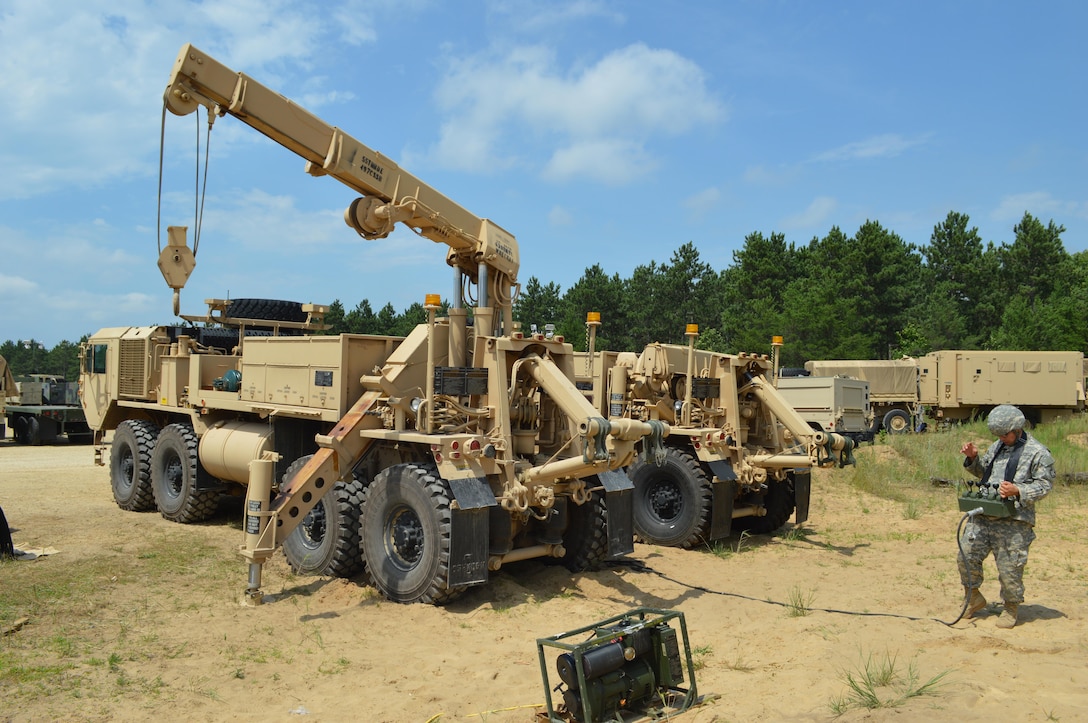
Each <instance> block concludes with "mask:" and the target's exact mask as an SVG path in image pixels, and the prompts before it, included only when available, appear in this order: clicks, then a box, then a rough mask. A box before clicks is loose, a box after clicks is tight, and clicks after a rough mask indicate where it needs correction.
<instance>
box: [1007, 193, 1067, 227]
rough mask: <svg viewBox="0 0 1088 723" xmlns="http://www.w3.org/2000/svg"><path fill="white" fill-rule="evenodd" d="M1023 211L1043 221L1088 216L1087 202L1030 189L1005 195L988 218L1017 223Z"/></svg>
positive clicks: (1022, 215)
mask: <svg viewBox="0 0 1088 723" xmlns="http://www.w3.org/2000/svg"><path fill="white" fill-rule="evenodd" d="M1025 213H1030V214H1031V215H1032V216H1035V217H1036V218H1037V219H1039V220H1040V221H1042V222H1043V223H1047V222H1048V221H1050V220H1051V218H1052V217H1054V216H1066V215H1069V216H1076V217H1078V218H1088V202H1083V201H1080V202H1078V201H1063V200H1061V199H1058V198H1054V196H1052V195H1051V194H1050V193H1048V192H1046V191H1032V192H1029V193H1017V194H1013V195H1010V196H1005V197H1003V198H1002V199H1001V201H1000V203H998V205H997V208H995V209H994V210H993V211H991V212H990V218H991V219H993V220H994V221H998V222H1001V223H1008V224H1015V223H1019V221H1020V219H1022V218H1023V217H1024V214H1025Z"/></svg>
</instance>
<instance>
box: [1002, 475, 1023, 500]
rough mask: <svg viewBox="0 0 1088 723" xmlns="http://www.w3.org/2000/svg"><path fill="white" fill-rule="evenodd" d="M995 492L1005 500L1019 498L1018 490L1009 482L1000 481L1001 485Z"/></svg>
mask: <svg viewBox="0 0 1088 723" xmlns="http://www.w3.org/2000/svg"><path fill="white" fill-rule="evenodd" d="M997 491H998V493H999V494H1000V495H1001V496H1002V497H1004V498H1005V499H1009V498H1010V497H1019V496H1020V488H1019V487H1017V486H1016V485H1014V484H1013V483H1012V482H1009V481H1008V480H1007V479H1006V480H1001V485H1000V486H999V487H998V488H997Z"/></svg>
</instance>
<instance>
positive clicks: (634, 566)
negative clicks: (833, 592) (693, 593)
mask: <svg viewBox="0 0 1088 723" xmlns="http://www.w3.org/2000/svg"><path fill="white" fill-rule="evenodd" d="M980 512H982V508H978V509H975V510H971V511H970V512H968V513H967V514H965V515H964V516H963V519H961V520H960V524H959V527H958V528H957V530H956V545H957V546H958V547H959V550H960V554H961V555H963V544H962V542H961V541H960V534H961V531H962V529H963V525H964V523H966V522H967V520H968V518H970V517H973V516H974V515H976V514H978V513H980ZM607 565H608V566H609V567H625V568H627V569H629V570H631V571H632V572H645V573H650V574H652V575H657V576H658V577H660V578H661V579H662V580H668V581H669V582H671V583H674V584H676V585H680V586H681V587H686V588H688V589H689V590H698V591H700V592H705V593H710V594H711V595H722V596H725V597H735V598H739V599H741V600H750V601H752V602H759V603H766V604H768V605H778V606H779V607H784V608H792V607H796V605H794V604H791V603H785V602H781V601H779V600H768V599H766V598H757V597H752V596H751V595H744V594H742V593H739V592H727V591H724V590H712V589H711V588H708V587H705V586H703V585H692V584H690V583H686V582H684V581H682V580H677V579H676V578H674V577H670V576H669V575H666V574H665V573H663V572H661V571H660V570H655V569H654V568H652V567H650V566H649V565H647V564H646V563H645V562H642V561H641V560H610V561H608V563H607ZM970 599H971V597H970V589H966V588H965V595H964V599H963V607H962V608H961V609H960V614H959V615H958V616H956V619H955V620H953V621H951V622H947V621H945V620H941V619H940V618H926V617H915V616H912V615H902V614H899V613H873V612H861V611H857V610H837V609H835V608H814V607H808V606H805V610H809V611H814V612H821V613H834V614H836V615H855V616H858V617H874V618H902V619H903V620H932V621H933V622H937V623H940V624H941V625H947V626H948V627H953V626H954V625H955V624H956V623H958V622H959V621H960V620H962V619H963V616H964V614H965V613H966V612H967V604H968V603H969V602H970Z"/></svg>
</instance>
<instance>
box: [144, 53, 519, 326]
mask: <svg viewBox="0 0 1088 723" xmlns="http://www.w3.org/2000/svg"><path fill="white" fill-rule="evenodd" d="M163 100H164V102H165V103H166V107H167V108H168V109H169V110H170V112H171V113H174V114H175V115H187V114H189V113H192V112H194V111H196V110H197V109H198V108H199V107H201V106H203V107H205V108H207V109H208V112H209V118H214V117H216V116H221V115H231V116H233V117H235V118H237V119H238V120H240V121H242V122H243V123H245V124H246V125H248V126H250V127H251V128H253V129H255V130H257V131H259V132H260V133H262V134H263V135H265V136H267V137H269V138H271V139H272V140H274V141H276V142H277V143H279V144H280V145H282V146H283V147H284V148H286V149H287V150H289V151H291V152H293V153H295V154H297V155H299V156H301V157H302V158H303V159H305V161H306V167H305V170H306V172H307V173H309V174H310V175H313V176H324V175H328V176H330V177H332V178H334V179H336V180H337V181H340V182H341V183H343V184H344V185H346V186H348V187H349V188H351V189H352V190H354V191H355V192H356V193H359V194H360V197H359V198H358V199H356V200H355V201H353V202H352V203H351V204H350V205H349V207H348V208H347V209H346V210H345V212H344V220H345V222H346V223H347V224H348V225H349V226H350V227H352V228H353V229H355V231H356V232H357V233H358V234H359V235H360V236H362V237H363V238H365V239H379V238H384V237H386V236H388V235H389V234H390V233H392V231H393V228H394V227H395V225H396V224H397V223H403V224H404V225H406V226H408V227H410V228H412V229H414V230H415V231H416V232H417V233H419V234H420V235H422V236H424V237H425V238H429V239H431V240H432V241H435V242H436V243H442V244H445V245H446V246H448V247H449V252H448V255H447V263H449V264H450V265H451V266H453V267H454V268H456V269H457V270H458V271H459V272H460V273H463V274H465V275H466V277H467V278H469V279H471V281H472V282H473V283H478V284H480V285H481V286H482V292H483V294H482V295H483V298H484V301H482V302H481V306H488V305H489V303H488V301H487V299H490V300H491V302H493V303H496V304H498V306H499V308H500V309H501V310H502V311H503V314H504V320H505V321H506V328H507V329H508V330H509V328H510V326H511V324H510V318H509V311H510V304H511V303H512V301H513V293H512V290H513V287H514V285H515V284H516V283H517V274H518V267H519V265H520V258H519V251H518V245H517V241H516V239H515V238H514V236H513V234H511V233H509V232H508V231H506V230H504V229H503V228H502V227H500V226H499V225H498V224H496V223H494V222H493V221H490V220H488V219H486V218H479V217H477V216H475V215H474V214H472V213H470V212H468V211H467V210H465V209H464V208H462V207H461V206H460V205H458V204H457V203H455V202H453V201H452V200H450V199H449V198H447V197H446V196H445V195H443V194H442V193H440V192H438V191H436V190H435V189H433V188H431V187H430V186H428V185H427V184H426V183H424V182H423V181H421V180H419V179H418V178H416V177H415V176H413V175H412V174H410V173H408V172H407V171H405V170H403V169H402V168H400V167H399V166H398V165H397V164H396V163H395V162H393V160H392V159H390V158H388V157H387V156H384V155H382V154H381V153H378V152H377V151H375V150H373V149H372V148H370V147H368V146H367V145H365V144H364V143H362V142H361V141H359V140H356V139H355V138H353V137H352V136H350V135H348V134H347V133H345V132H344V131H342V130H340V129H339V128H337V127H335V126H332V125H329V124H328V123H326V122H325V121H323V120H321V119H320V118H318V117H317V116H315V115H314V114H312V113H310V112H309V111H308V110H306V109H305V108H303V107H302V106H300V105H298V104H297V103H295V102H293V101H292V100H290V99H289V98H286V97H284V96H282V95H280V94H279V93H276V92H275V91H273V90H270V89H269V88H268V87H266V86H264V85H262V84H261V83H259V82H257V81H256V80H254V79H253V78H250V77H249V76H247V75H246V74H245V73H239V72H235V71H233V70H231V69H230V68H228V67H227V66H225V65H223V64H222V63H220V62H218V61H217V60H215V59H214V58H212V57H210V56H209V55H208V54H207V53H204V52H202V51H200V50H198V49H197V48H195V47H193V46H192V45H185V46H184V47H183V48H182V49H181V52H180V53H179V54H178V58H177V60H176V61H175V63H174V70H173V72H172V73H171V75H170V80H169V82H168V84H167V86H166V91H165V93H164V95H163Z"/></svg>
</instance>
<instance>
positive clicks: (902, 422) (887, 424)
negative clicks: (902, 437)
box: [883, 409, 910, 434]
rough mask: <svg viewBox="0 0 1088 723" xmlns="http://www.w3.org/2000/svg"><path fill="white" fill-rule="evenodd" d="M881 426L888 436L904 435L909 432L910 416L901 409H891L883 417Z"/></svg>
mask: <svg viewBox="0 0 1088 723" xmlns="http://www.w3.org/2000/svg"><path fill="white" fill-rule="evenodd" d="M883 424H884V430H885V431H886V432H887V433H888V434H906V433H907V432H909V431H910V415H909V414H907V413H906V412H904V411H903V410H902V409H893V410H891V411H890V412H888V413H887V414H885V415H884V422H883Z"/></svg>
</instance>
